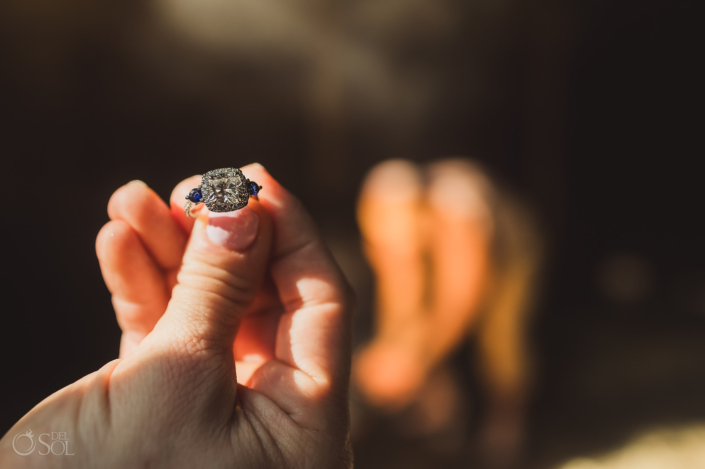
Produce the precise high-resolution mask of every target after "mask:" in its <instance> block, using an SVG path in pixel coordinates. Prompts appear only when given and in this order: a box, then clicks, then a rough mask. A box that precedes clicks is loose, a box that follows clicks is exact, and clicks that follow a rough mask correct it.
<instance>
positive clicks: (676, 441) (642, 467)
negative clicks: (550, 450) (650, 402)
mask: <svg viewBox="0 0 705 469" xmlns="http://www.w3.org/2000/svg"><path fill="white" fill-rule="evenodd" d="M703 467H705V424H702V423H701V424H695V425H689V426H684V427H679V428H662V429H654V430H650V431H646V432H644V433H642V434H641V435H640V436H637V437H636V438H634V439H632V440H631V441H630V442H628V443H627V444H625V445H624V446H622V447H621V448H619V449H617V450H615V451H612V452H610V453H608V454H606V455H603V456H599V457H596V458H576V459H573V460H571V461H569V462H567V463H565V464H562V465H560V466H558V467H557V468H556V469H700V468H703Z"/></svg>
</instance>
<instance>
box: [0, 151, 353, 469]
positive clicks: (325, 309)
mask: <svg viewBox="0 0 705 469" xmlns="http://www.w3.org/2000/svg"><path fill="white" fill-rule="evenodd" d="M243 172H244V173H245V175H246V176H247V177H249V178H250V179H252V180H255V181H257V182H258V183H259V184H261V185H262V186H263V187H264V190H263V191H262V192H261V194H260V196H259V201H257V200H254V199H251V200H250V202H249V205H248V206H247V207H246V208H244V209H242V210H238V211H235V212H228V213H220V214H216V213H210V214H209V213H208V211H207V210H201V211H200V212H198V218H197V219H196V220H195V223H194V221H193V220H192V219H190V218H187V217H186V216H185V215H184V213H183V210H182V205H183V202H184V197H185V195H186V194H187V193H188V191H189V189H191V188H193V187H196V186H197V185H198V184H199V178H198V177H196V176H194V177H192V178H190V179H187V180H185V181H183V182H182V183H180V184H179V185H178V186H177V187H176V189H175V190H174V192H173V194H172V197H171V206H172V207H171V210H170V209H169V208H168V207H167V206H166V204H164V202H162V201H161V199H159V197H158V196H157V195H156V194H155V193H154V192H153V191H152V190H150V189H149V188H148V187H147V186H146V185H144V184H142V183H139V182H133V183H130V184H128V185H126V186H124V187H122V188H120V189H118V190H117V191H116V192H115V194H114V195H113V197H112V198H111V200H110V203H109V206H108V213H109V215H110V218H111V221H110V222H109V223H108V224H106V225H105V227H103V229H102V230H101V232H100V233H99V235H98V240H97V252H98V258H99V261H100V265H101V269H102V271H103V276H104V278H105V281H106V284H107V285H108V288H109V289H110V291H111V293H112V295H113V305H114V307H115V312H116V314H117V319H118V323H119V324H120V327H121V328H122V330H123V337H122V341H121V348H120V359H118V360H114V361H112V362H110V363H108V364H107V365H105V366H104V367H103V368H101V369H100V370H98V371H97V372H95V373H92V374H90V375H88V376H86V377H84V378H82V379H81V380H79V381H77V382H76V383H74V384H72V385H70V386H67V387H66V388H64V389H62V390H60V391H58V392H57V393H55V394H54V395H52V396H50V397H49V398H47V399H45V400H44V401H43V402H42V403H40V404H39V405H38V406H36V407H35V408H34V409H32V411H30V412H29V413H28V414H27V415H26V416H25V417H23V418H22V419H21V420H20V421H19V422H18V423H17V424H16V425H15V426H14V427H13V428H12V429H11V430H10V431H9V432H8V433H7V434H6V435H5V437H4V438H3V439H2V441H0V467H3V468H5V467H7V468H14V467H43V468H44V467H71V468H80V467H86V468H122V467H124V468H135V467H150V468H159V467H164V468H181V467H183V468H195V467H208V468H217V467H229V468H233V467H235V468H238V467H243V468H244V467H247V468H289V467H296V468H326V469H328V468H338V467H340V468H342V467H350V466H351V464H352V462H351V461H352V456H351V451H350V447H349V444H348V413H347V389H348V376H349V367H350V324H349V323H350V316H351V302H352V300H351V298H352V295H351V294H350V290H349V287H348V286H347V283H346V282H345V280H344V279H343V276H342V275H341V273H340V271H339V270H338V268H337V266H336V264H335V262H334V261H333V259H332V257H331V256H330V254H329V252H328V251H327V249H326V248H325V246H324V244H323V241H322V240H321V238H320V236H319V235H318V233H317V230H316V228H315V226H314V223H313V221H312V219H311V218H310V216H309V215H308V214H307V213H306V211H305V210H304V208H303V207H302V205H301V204H300V203H299V202H298V201H297V200H296V199H295V198H294V197H293V196H292V195H291V194H289V193H288V192H287V191H286V190H285V189H283V188H282V187H281V186H280V185H279V184H278V183H277V182H276V181H275V180H274V179H273V178H272V177H271V176H270V175H269V174H268V173H267V172H266V171H265V170H264V168H263V167H261V166H260V165H256V164H255V165H250V166H247V167H245V168H243ZM189 233H190V237H189ZM28 429H31V430H32V431H33V433H34V437H33V438H34V442H35V444H36V442H37V439H38V437H39V436H40V434H42V433H50V432H64V433H65V438H66V439H68V448H69V451H70V452H71V453H73V455H70V456H67V455H65V454H62V455H53V454H51V453H50V454H48V455H42V454H40V453H45V452H46V451H47V450H46V449H45V448H44V446H43V445H37V448H36V449H34V451H33V453H32V454H30V455H28V456H20V455H18V454H16V452H15V451H13V447H12V440H13V438H14V437H15V435H16V434H18V433H25V432H26V431H27V430H28ZM48 438H49V437H45V440H44V441H45V442H46V441H47V439H48ZM28 441H29V440H28V439H27V438H20V439H19V440H18V442H17V443H18V444H23V445H24V446H23V447H22V448H20V449H21V450H23V449H27V447H28V446H29V443H28ZM48 442H49V443H51V440H50V439H49V440H48ZM59 447H62V448H63V447H64V446H63V444H62V445H56V446H55V447H54V449H55V450H56V452H58V451H59Z"/></svg>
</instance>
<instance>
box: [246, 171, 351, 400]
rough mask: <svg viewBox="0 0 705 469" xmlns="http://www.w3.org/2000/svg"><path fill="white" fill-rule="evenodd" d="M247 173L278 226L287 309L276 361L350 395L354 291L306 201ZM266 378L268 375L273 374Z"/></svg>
mask: <svg viewBox="0 0 705 469" xmlns="http://www.w3.org/2000/svg"><path fill="white" fill-rule="evenodd" d="M242 171H243V172H244V173H245V175H246V176H247V177H248V178H249V179H251V180H253V181H256V182H257V184H259V185H261V186H262V187H263V189H262V192H260V194H259V200H260V203H262V205H264V207H265V208H266V209H267V210H268V211H269V213H270V215H271V217H272V221H273V226H274V240H273V247H272V261H271V266H270V273H271V277H272V280H273V281H274V284H275V285H276V289H277V292H278V295H279V299H280V300H281V303H282V305H283V306H284V313H283V314H282V317H281V319H280V322H279V327H278V330H277V337H276V346H275V357H276V359H277V360H278V361H279V362H282V363H284V364H286V365H288V366H290V367H292V368H294V369H296V370H300V371H302V372H304V373H305V374H306V375H308V376H309V377H310V378H311V379H312V380H313V387H314V388H317V389H315V391H321V392H324V393H325V392H327V391H340V392H347V385H348V376H349V373H350V347H351V340H350V333H351V332H350V330H351V327H350V318H351V309H352V307H351V303H352V293H351V290H350V287H349V286H348V284H347V282H346V280H345V278H344V276H343V275H342V273H341V271H340V269H339V268H338V266H337V264H336V262H335V260H334V259H333V257H332V255H331V254H330V252H329V251H328V249H327V247H326V246H325V243H324V242H323V239H322V237H321V235H320V233H319V232H318V229H317V228H316V225H315V223H314V221H313V219H312V218H311V216H310V215H309V214H308V213H307V211H306V210H305V209H304V207H303V205H302V204H301V202H300V201H299V200H298V199H297V198H296V197H294V196H293V195H292V194H291V193H290V192H289V191H287V190H286V189H284V188H283V187H282V186H281V185H280V184H279V183H278V182H277V181H276V180H275V179H274V178H273V177H272V176H271V175H270V174H269V173H268V172H267V171H266V170H265V169H264V167H262V166H261V165H259V164H252V165H248V166H245V167H243V168H242ZM274 366H276V365H274ZM270 371H272V370H270ZM272 374H273V375H278V373H272ZM261 375H262V376H260V378H264V376H266V375H268V373H267V370H266V369H265V370H262V373H261ZM295 379H296V377H294V380H295ZM280 382H281V380H280ZM289 392H290V390H289ZM310 392H311V389H308V391H307V394H310Z"/></svg>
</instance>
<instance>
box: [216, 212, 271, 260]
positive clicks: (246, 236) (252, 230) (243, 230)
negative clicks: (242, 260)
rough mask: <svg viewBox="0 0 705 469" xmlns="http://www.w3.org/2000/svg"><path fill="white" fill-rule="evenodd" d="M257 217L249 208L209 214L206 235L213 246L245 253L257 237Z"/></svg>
mask: <svg viewBox="0 0 705 469" xmlns="http://www.w3.org/2000/svg"><path fill="white" fill-rule="evenodd" d="M258 230H259V217H258V216H257V212H255V211H254V210H252V209H251V208H250V207H245V208H243V209H240V210H236V211H234V212H210V213H209V214H208V226H207V227H206V233H207V234H208V239H210V241H211V242H212V243H213V244H217V245H219V246H223V247H226V248H228V249H230V250H232V251H239V252H242V251H245V250H246V249H247V248H249V247H250V246H251V245H252V243H253V242H254V241H255V238H256V237H257V232H258Z"/></svg>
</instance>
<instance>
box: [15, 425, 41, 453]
mask: <svg viewBox="0 0 705 469" xmlns="http://www.w3.org/2000/svg"><path fill="white" fill-rule="evenodd" d="M33 436H34V433H32V430H27V431H26V432H25V433H18V434H17V435H15V437H14V438H13V439H12V449H14V450H15V453H17V454H19V455H20V456H27V455H28V454H31V453H32V451H34V446H35V445H36V443H35V442H34V438H32V437H33ZM21 438H29V449H28V450H27V451H20V450H18V449H17V446H16V444H17V441H18V440H19V439H21Z"/></svg>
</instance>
